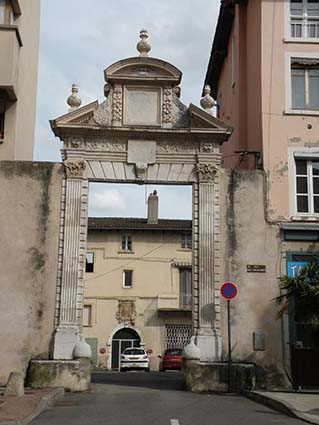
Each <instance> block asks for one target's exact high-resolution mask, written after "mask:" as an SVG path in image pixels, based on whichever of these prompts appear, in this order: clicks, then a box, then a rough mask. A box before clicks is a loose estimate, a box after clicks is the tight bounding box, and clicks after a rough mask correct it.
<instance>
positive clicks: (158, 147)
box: [51, 34, 232, 361]
mask: <svg viewBox="0 0 319 425" xmlns="http://www.w3.org/2000/svg"><path fill="white" fill-rule="evenodd" d="M144 38H145V34H144ZM139 50H140V51H141V55H140V56H138V57H135V58H129V59H125V60H121V61H119V62H117V63H115V64H113V65H111V66H110V67H108V68H107V69H106V70H105V73H104V74H105V80H106V85H105V96H106V100H105V101H104V102H103V103H102V104H100V105H99V104H98V102H97V101H95V102H92V103H90V104H89V105H86V106H83V107H81V108H79V107H78V106H79V104H80V101H79V99H78V97H77V96H78V95H77V94H76V93H73V95H72V96H73V97H72V96H71V97H70V98H69V104H70V105H71V106H72V108H71V110H70V112H69V113H68V114H66V115H64V116H62V117H60V118H57V119H56V120H53V121H51V127H52V130H53V132H54V134H55V135H56V136H58V137H59V138H60V139H61V140H62V141H63V150H62V157H63V163H64V165H65V171H66V173H65V178H64V181H63V193H62V211H61V231H60V242H59V273H58V282H57V303H56V334H55V345H54V358H55V359H71V358H72V353H73V349H74V346H75V345H76V344H77V342H78V340H79V337H80V335H81V332H82V307H83V276H84V266H85V249H86V237H87V236H86V233H87V200H88V186H89V182H90V181H92V182H97V181H99V182H101V181H103V182H113V183H114V182H118V183H126V182H127V183H143V184H174V185H185V184H188V185H192V187H193V267H192V270H193V271H192V273H193V309H192V313H193V314H192V317H193V332H194V334H195V335H196V341H197V345H198V346H199V348H200V352H201V360H204V361H214V360H215V361H216V360H219V359H220V356H221V335H220V317H219V295H218V293H217V292H216V291H215V290H216V288H218V285H219V283H220V282H219V261H220V257H219V255H220V248H219V168H220V163H221V154H220V145H221V144H222V143H223V142H225V141H227V140H228V138H229V137H230V135H231V131H232V130H231V128H230V127H228V126H227V125H226V124H224V123H223V122H221V121H219V120H218V119H216V118H214V117H213V116H212V115H211V114H210V113H209V111H208V110H202V109H200V108H198V107H196V106H194V105H192V104H191V105H190V106H189V107H188V108H187V107H186V106H185V105H183V104H182V102H181V101H180V99H179V97H180V87H179V84H180V81H181V77H182V73H181V71H179V70H178V69H177V68H176V67H174V66H173V65H171V64H168V63H167V62H164V61H162V60H160V59H155V58H150V57H148V56H147V52H144V51H143V47H140V49H139ZM70 99H71V101H70ZM212 104H213V103H212V99H211V98H210V96H209V90H206V95H205V98H204V99H203V102H202V105H203V106H204V107H205V108H209V107H211V106H212Z"/></svg>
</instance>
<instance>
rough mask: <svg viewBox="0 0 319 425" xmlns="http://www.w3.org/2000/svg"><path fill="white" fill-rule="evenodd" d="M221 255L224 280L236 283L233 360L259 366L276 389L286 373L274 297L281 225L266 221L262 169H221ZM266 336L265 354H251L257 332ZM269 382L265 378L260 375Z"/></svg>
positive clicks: (224, 325)
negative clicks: (251, 269) (254, 268)
mask: <svg viewBox="0 0 319 425" xmlns="http://www.w3.org/2000/svg"><path fill="white" fill-rule="evenodd" d="M221 182H222V187H221V193H223V194H224V196H225V199H224V202H223V201H222V202H221V250H222V251H221V252H222V257H223V260H224V261H223V270H222V275H224V280H225V281H227V280H230V281H233V282H235V283H236V284H237V286H238V290H239V294H238V297H237V298H236V299H235V300H234V301H231V323H232V356H233V359H234V361H245V362H255V363H257V364H258V365H260V366H262V367H263V371H264V372H265V371H267V375H268V376H267V379H268V380H270V381H271V385H277V384H278V383H279V380H280V376H279V374H280V372H282V371H283V355H282V338H283V336H282V331H281V328H282V324H281V320H278V319H277V318H276V305H275V303H274V301H273V299H274V298H275V297H276V296H277V295H278V279H277V278H278V276H280V265H281V245H280V239H279V227H278V226H277V225H270V224H268V223H267V222H266V221H265V219H264V189H263V182H264V176H263V173H262V172H261V171H242V170H241V171H239V170H237V171H230V170H229V171H226V170H223V171H222V179H221ZM247 265H265V266H266V273H248V272H247ZM226 309H227V306H226V301H225V300H222V303H221V316H222V335H223V353H224V358H225V359H226V358H227V315H226ZM256 331H259V332H263V333H264V334H265V337H266V346H265V348H266V349H265V351H254V350H253V333H254V332H256ZM262 379H263V381H264V382H265V376H263V377H262Z"/></svg>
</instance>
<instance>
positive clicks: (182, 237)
mask: <svg viewBox="0 0 319 425" xmlns="http://www.w3.org/2000/svg"><path fill="white" fill-rule="evenodd" d="M184 238H185V246H183V240H184ZM189 241H190V243H191V248H188V246H187V245H188V242H189ZM192 247H193V240H192V234H191V233H186V232H184V233H182V234H181V249H186V250H188V251H191V250H192Z"/></svg>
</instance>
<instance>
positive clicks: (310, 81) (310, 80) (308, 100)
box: [291, 58, 319, 111]
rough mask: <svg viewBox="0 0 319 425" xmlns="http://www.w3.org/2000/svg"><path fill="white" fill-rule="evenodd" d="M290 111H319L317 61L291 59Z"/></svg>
mask: <svg viewBox="0 0 319 425" xmlns="http://www.w3.org/2000/svg"><path fill="white" fill-rule="evenodd" d="M291 103H292V109H297V110H313V111H317V110H319V59H307V58H305V59H302V58H301V59H292V61H291Z"/></svg>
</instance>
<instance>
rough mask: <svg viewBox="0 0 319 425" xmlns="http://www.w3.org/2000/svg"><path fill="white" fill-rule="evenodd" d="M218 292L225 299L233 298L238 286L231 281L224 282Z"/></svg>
mask: <svg viewBox="0 0 319 425" xmlns="http://www.w3.org/2000/svg"><path fill="white" fill-rule="evenodd" d="M220 293H221V295H222V297H224V298H225V299H226V300H233V299H234V298H235V297H236V296H237V294H238V288H237V286H236V285H235V284H234V283H233V282H225V283H223V284H222V286H221V288H220Z"/></svg>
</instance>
